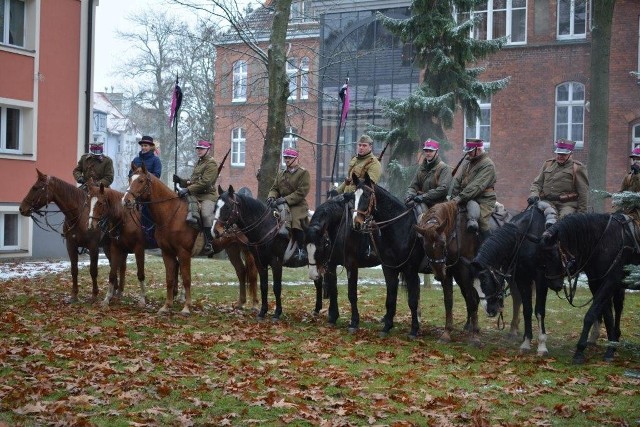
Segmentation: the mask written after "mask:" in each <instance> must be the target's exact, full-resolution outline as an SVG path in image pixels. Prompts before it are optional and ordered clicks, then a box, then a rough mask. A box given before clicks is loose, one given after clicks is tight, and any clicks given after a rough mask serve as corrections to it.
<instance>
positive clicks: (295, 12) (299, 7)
mask: <svg viewBox="0 0 640 427" xmlns="http://www.w3.org/2000/svg"><path fill="white" fill-rule="evenodd" d="M289 20H290V21H304V0H293V1H292V2H291V8H290V12H289Z"/></svg>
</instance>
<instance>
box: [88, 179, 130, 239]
mask: <svg viewBox="0 0 640 427" xmlns="http://www.w3.org/2000/svg"><path fill="white" fill-rule="evenodd" d="M87 191H88V194H89V225H88V227H87V228H89V229H93V228H98V227H99V228H101V229H103V231H105V230H104V229H105V228H106V227H107V222H108V221H109V219H111V220H115V221H123V212H122V204H121V203H118V199H119V197H118V194H119V193H116V192H115V190H110V189H108V188H105V186H104V184H102V183H101V184H100V185H99V186H88V187H87ZM112 199H113V200H112Z"/></svg>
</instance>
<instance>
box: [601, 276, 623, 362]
mask: <svg viewBox="0 0 640 427" xmlns="http://www.w3.org/2000/svg"><path fill="white" fill-rule="evenodd" d="M623 309H624V288H623V287H619V288H618V289H616V290H615V291H614V294H613V311H614V313H613V314H614V316H615V319H614V325H613V331H614V334H615V337H616V340H615V341H616V342H618V341H619V340H620V336H621V335H622V332H621V330H620V321H621V320H622V310H623ZM611 348H612V349H613V351H614V352H615V347H614V346H611ZM608 351H609V349H607V352H608ZM611 358H613V353H612V354H611ZM605 360H607V354H605Z"/></svg>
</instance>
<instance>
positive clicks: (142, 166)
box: [140, 162, 147, 174]
mask: <svg viewBox="0 0 640 427" xmlns="http://www.w3.org/2000/svg"><path fill="white" fill-rule="evenodd" d="M140 168H141V169H142V173H144V174H146V173H147V166H146V165H145V164H144V162H142V164H141V165H140Z"/></svg>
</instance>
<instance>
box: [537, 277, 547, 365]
mask: <svg viewBox="0 0 640 427" xmlns="http://www.w3.org/2000/svg"><path fill="white" fill-rule="evenodd" d="M547 291H548V288H547V286H546V284H540V285H538V281H536V308H535V313H536V319H538V356H540V357H546V356H547V355H548V354H549V350H548V349H547V330H546V328H545V326H544V317H545V312H546V305H547Z"/></svg>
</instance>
